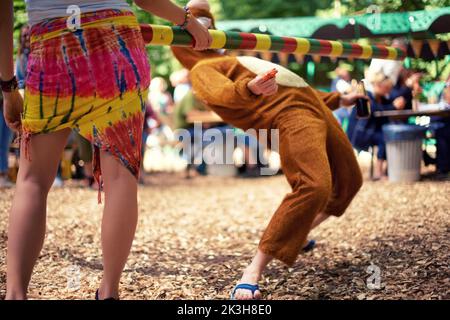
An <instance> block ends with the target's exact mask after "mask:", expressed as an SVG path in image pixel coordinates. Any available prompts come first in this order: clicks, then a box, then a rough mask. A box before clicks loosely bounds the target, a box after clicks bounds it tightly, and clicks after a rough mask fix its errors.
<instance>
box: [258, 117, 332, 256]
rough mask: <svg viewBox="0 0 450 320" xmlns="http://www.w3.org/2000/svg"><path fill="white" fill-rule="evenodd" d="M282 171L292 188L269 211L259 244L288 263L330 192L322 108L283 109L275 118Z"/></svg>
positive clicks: (265, 250) (269, 253) (324, 204)
mask: <svg viewBox="0 0 450 320" xmlns="http://www.w3.org/2000/svg"><path fill="white" fill-rule="evenodd" d="M274 127H275V128H277V129H279V151H280V158H281V165H282V168H283V172H284V174H285V175H286V178H287V180H288V182H289V184H290V185H291V187H292V192H291V193H289V194H287V195H286V196H285V198H284V199H283V201H282V203H281V205H280V206H279V207H278V209H277V210H276V212H275V214H274V215H273V217H272V219H271V221H270V223H269V225H268V227H267V229H266V231H265V232H264V235H263V237H262V239H261V242H260V245H259V248H260V250H261V251H262V252H264V253H266V254H268V255H270V256H272V257H274V258H276V259H279V260H281V261H283V262H284V263H286V264H288V265H291V264H293V263H294V262H295V259H296V258H297V255H298V253H299V252H300V250H301V247H302V245H303V243H304V242H305V240H306V237H307V235H308V233H309V231H310V228H311V224H312V222H313V220H314V218H315V217H316V215H317V214H318V213H320V212H322V211H323V210H324V209H325V207H326V205H327V203H328V201H329V199H330V197H331V193H332V178H331V169H330V165H329V159H328V155H327V124H326V121H325V119H324V117H323V115H322V112H320V113H319V112H316V111H315V110H312V109H308V108H295V109H289V110H285V111H283V112H282V113H281V114H280V115H279V116H278V117H277V119H276V120H275V122H274Z"/></svg>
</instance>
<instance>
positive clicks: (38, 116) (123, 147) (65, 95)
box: [22, 10, 150, 181]
mask: <svg viewBox="0 0 450 320" xmlns="http://www.w3.org/2000/svg"><path fill="white" fill-rule="evenodd" d="M149 84H150V66H149V61H148V57H147V54H146V50H145V46H144V42H143V39H142V35H141V32H140V28H139V24H138V22H137V20H136V18H135V16H134V15H133V13H132V12H128V11H117V10H104V11H98V12H92V13H86V14H83V15H82V17H81V28H79V29H78V30H76V31H73V32H72V31H70V30H69V29H67V26H66V19H65V18H61V19H52V20H50V21H45V22H42V23H40V24H37V25H35V26H33V27H32V29H31V53H30V57H29V63H28V74H27V79H26V90H25V102H24V111H23V116H22V126H23V131H24V137H25V139H24V140H29V139H30V137H32V136H33V135H35V134H40V133H50V132H54V131H58V130H61V129H65V128H72V129H73V130H75V131H77V132H78V133H79V134H81V135H82V136H83V137H85V138H86V139H88V140H89V141H90V142H91V143H92V144H93V146H94V171H95V172H94V175H95V177H96V179H97V180H98V181H100V175H101V170H100V163H99V161H98V160H99V150H102V151H106V152H109V153H110V154H112V155H113V156H114V157H115V158H116V159H117V160H118V161H120V162H121V163H122V164H123V165H124V166H125V167H126V168H127V169H128V170H129V171H130V172H131V173H132V174H133V175H134V176H136V177H138V175H139V168H140V163H141V145H142V130H143V112H144V110H145V104H146V98H147V90H148V87H149Z"/></svg>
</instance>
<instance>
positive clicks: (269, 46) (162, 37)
mask: <svg viewBox="0 0 450 320" xmlns="http://www.w3.org/2000/svg"><path fill="white" fill-rule="evenodd" d="M141 31H142V35H143V37H144V41H145V42H146V43H147V44H149V45H155V46H156V45H160V46H182V47H190V46H192V43H193V40H192V37H191V35H190V34H189V33H188V32H186V31H183V30H181V29H180V28H179V27H169V26H160V25H148V24H142V25H141ZM209 33H210V34H211V36H212V38H213V41H212V44H211V46H210V49H235V50H254V51H272V52H285V53H295V54H310V55H320V56H328V57H348V58H358V59H372V58H379V59H388V60H404V59H405V57H406V53H405V52H404V51H403V50H402V49H399V48H394V47H387V46H381V45H374V46H365V45H359V44H356V43H346V42H340V41H330V40H319V39H308V38H293V37H278V36H272V35H267V34H257V33H245V32H232V31H221V30H209Z"/></svg>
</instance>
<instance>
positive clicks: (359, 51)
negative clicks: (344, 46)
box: [351, 43, 363, 58]
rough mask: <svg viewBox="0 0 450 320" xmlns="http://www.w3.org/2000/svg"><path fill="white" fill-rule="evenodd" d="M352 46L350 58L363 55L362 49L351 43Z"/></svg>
mask: <svg viewBox="0 0 450 320" xmlns="http://www.w3.org/2000/svg"><path fill="white" fill-rule="evenodd" d="M351 46H352V54H351V57H353V58H358V57H360V56H361V55H362V54H363V48H362V47H361V46H360V45H359V44H356V43H351Z"/></svg>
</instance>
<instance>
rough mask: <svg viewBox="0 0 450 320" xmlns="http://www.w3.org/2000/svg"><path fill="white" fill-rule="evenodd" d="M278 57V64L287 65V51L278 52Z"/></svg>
mask: <svg viewBox="0 0 450 320" xmlns="http://www.w3.org/2000/svg"><path fill="white" fill-rule="evenodd" d="M278 59H279V60H280V64H281V65H282V66H285V67H286V66H287V65H288V61H289V53H286V52H280V53H279V54H278Z"/></svg>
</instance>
